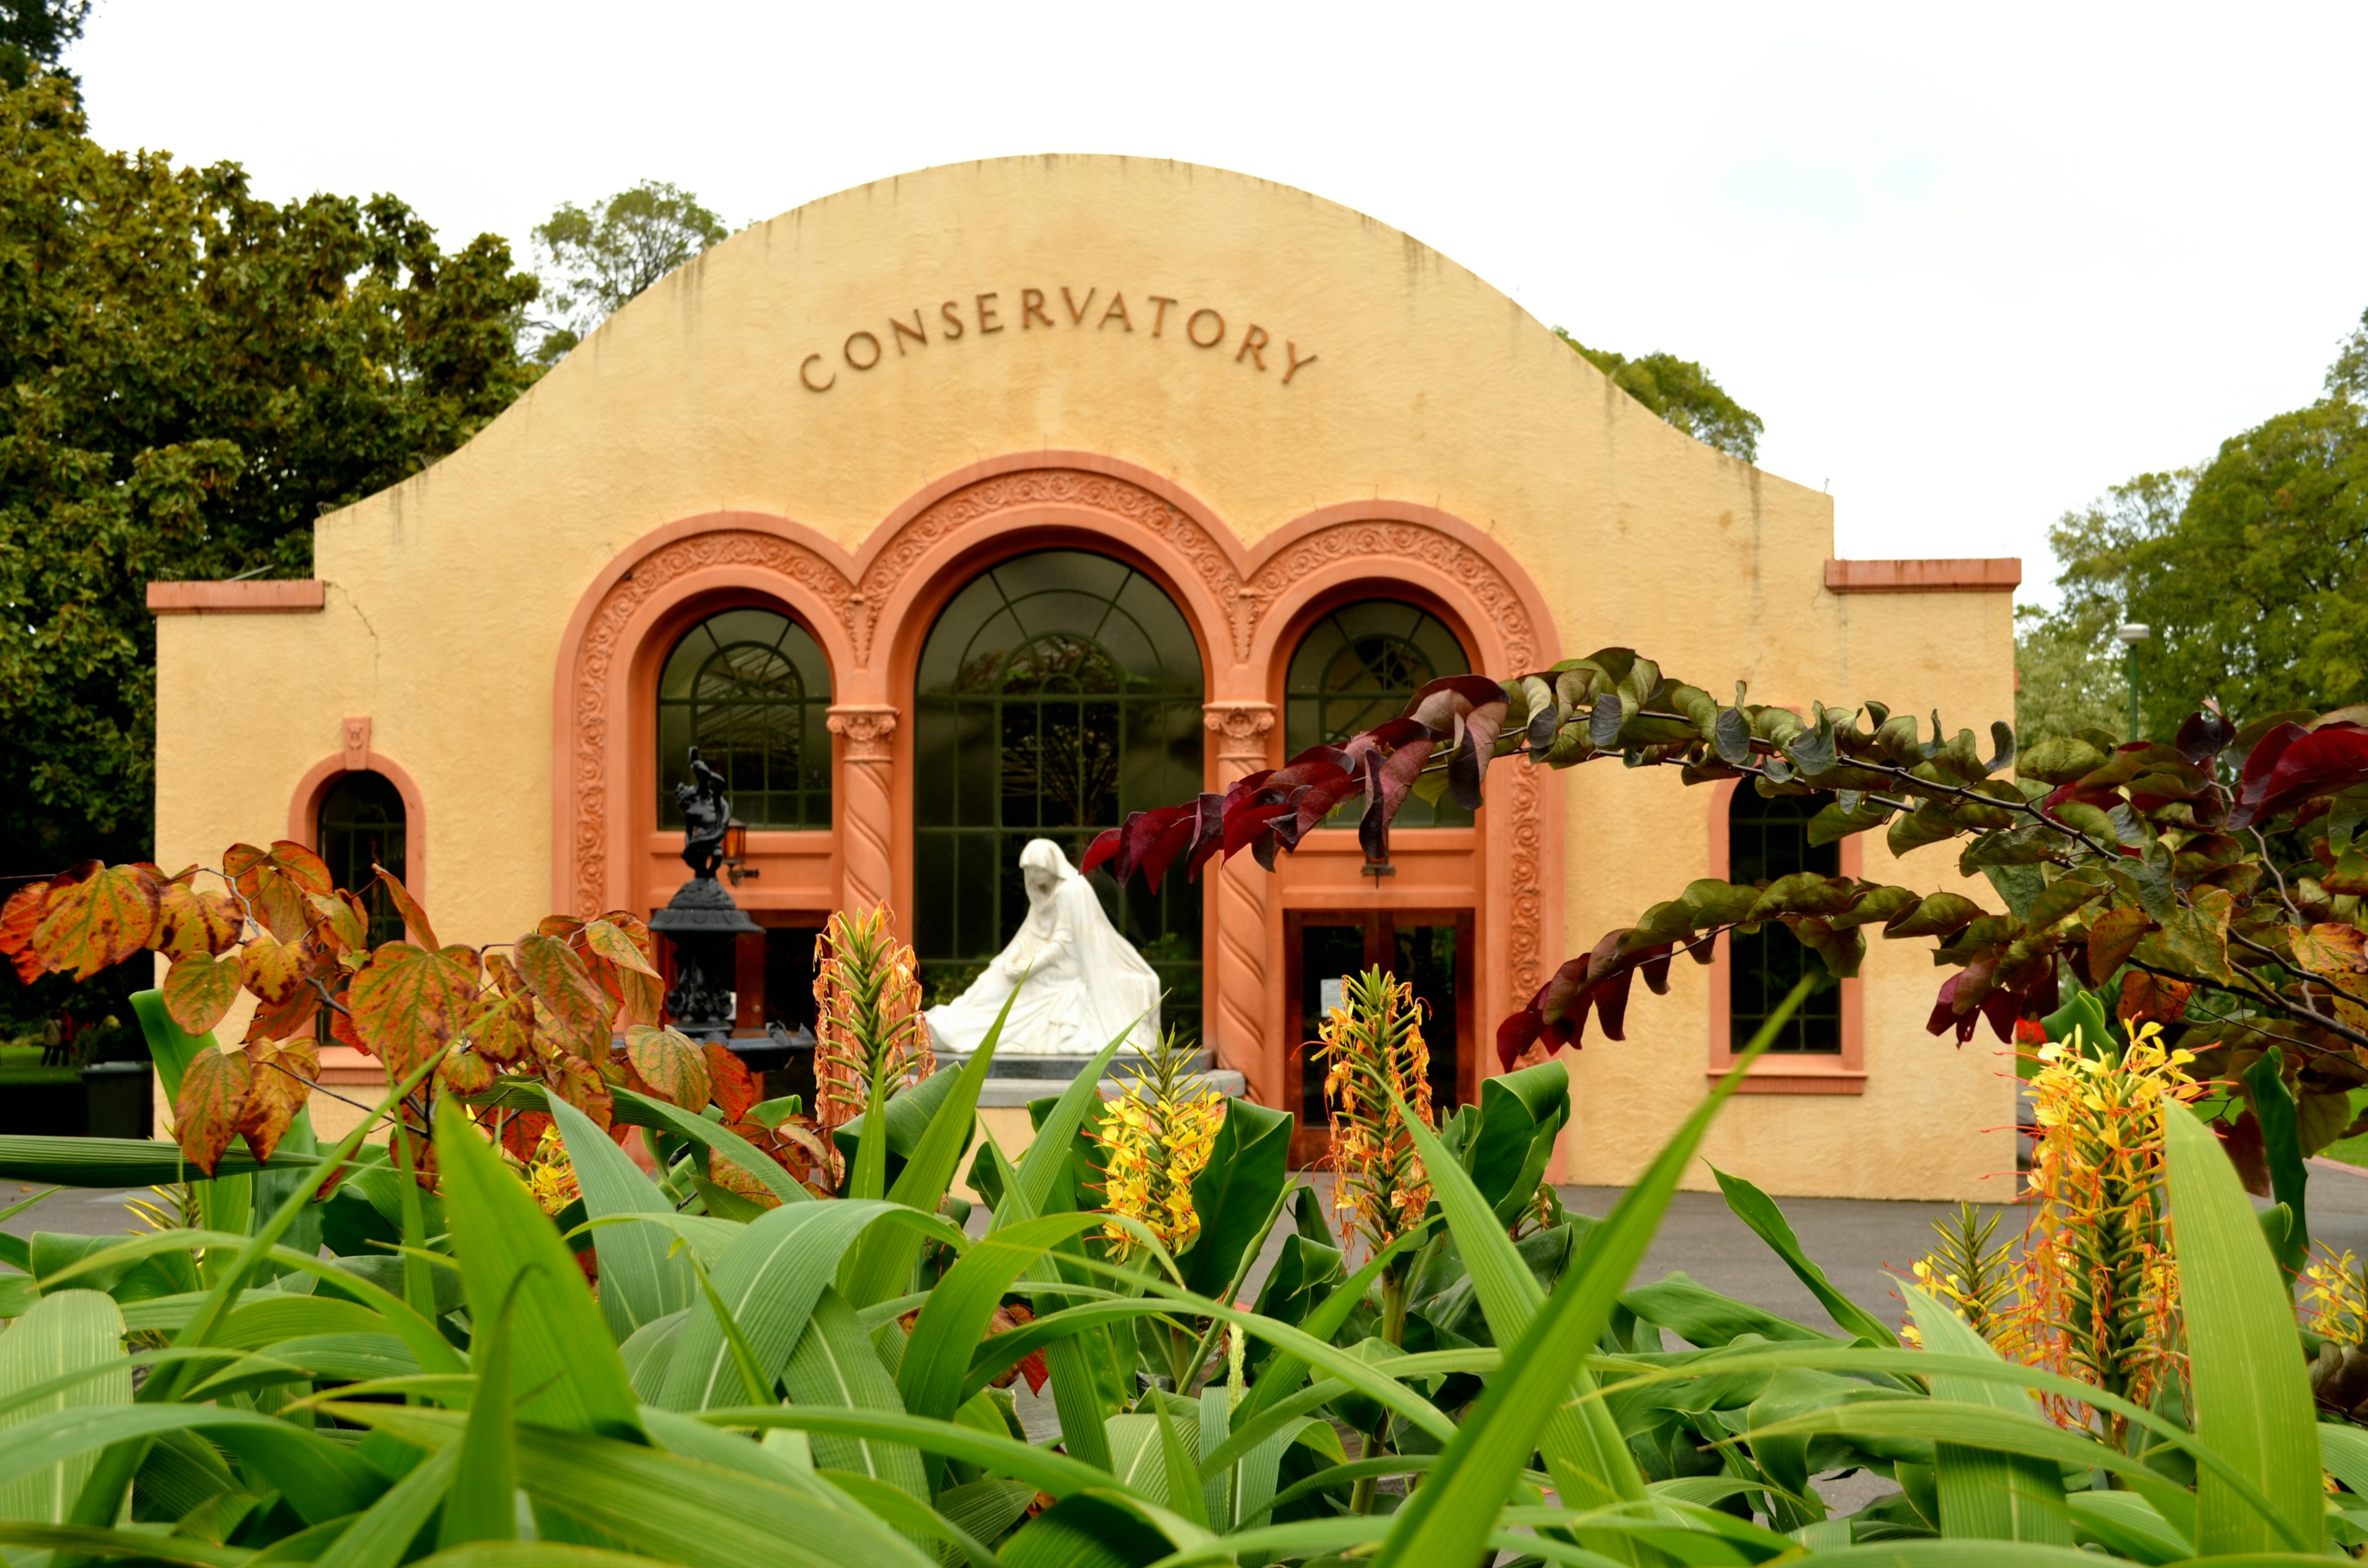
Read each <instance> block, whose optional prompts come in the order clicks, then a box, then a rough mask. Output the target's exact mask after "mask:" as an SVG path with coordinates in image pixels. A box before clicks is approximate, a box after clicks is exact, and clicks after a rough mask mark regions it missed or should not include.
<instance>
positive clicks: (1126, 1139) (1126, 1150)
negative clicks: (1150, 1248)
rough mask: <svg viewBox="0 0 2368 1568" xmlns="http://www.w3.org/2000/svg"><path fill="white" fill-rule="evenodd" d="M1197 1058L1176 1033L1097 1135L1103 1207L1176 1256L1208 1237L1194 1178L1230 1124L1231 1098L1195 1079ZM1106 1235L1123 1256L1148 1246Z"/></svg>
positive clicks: (1116, 1230)
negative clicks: (1193, 1070) (1192, 1064)
mask: <svg viewBox="0 0 2368 1568" xmlns="http://www.w3.org/2000/svg"><path fill="white" fill-rule="evenodd" d="M1191 1058H1192V1053H1191V1052H1190V1051H1186V1050H1184V1049H1183V1047H1182V1045H1181V1043H1180V1042H1179V1041H1178V1039H1177V1037H1176V1035H1175V1034H1174V1033H1172V1032H1171V1033H1170V1034H1169V1035H1168V1036H1167V1039H1166V1040H1164V1041H1162V1042H1161V1045H1160V1050H1159V1054H1158V1055H1156V1056H1155V1057H1151V1058H1149V1059H1148V1060H1146V1062H1144V1071H1142V1072H1141V1073H1139V1074H1136V1075H1135V1076H1134V1077H1133V1080H1132V1081H1131V1082H1130V1083H1129V1084H1128V1085H1127V1086H1126V1089H1125V1092H1124V1093H1122V1094H1121V1095H1120V1096H1119V1097H1118V1098H1117V1099H1115V1100H1113V1101H1111V1102H1110V1104H1109V1105H1107V1106H1105V1107H1104V1108H1102V1118H1101V1126H1100V1128H1099V1130H1098V1131H1097V1132H1096V1133H1095V1138H1096V1140H1097V1141H1098V1142H1099V1143H1100V1144H1101V1146H1102V1205H1103V1207H1104V1208H1105V1209H1106V1210H1109V1211H1110V1213H1111V1214H1112V1215H1123V1216H1125V1217H1126V1218H1127V1219H1130V1220H1133V1221H1138V1222H1140V1223H1141V1224H1142V1225H1143V1226H1144V1228H1145V1229H1146V1230H1148V1231H1150V1232H1151V1233H1152V1234H1153V1235H1155V1236H1157V1237H1158V1238H1159V1244H1160V1245H1162V1246H1164V1247H1166V1248H1167V1250H1168V1251H1169V1252H1170V1253H1180V1252H1182V1251H1183V1250H1184V1249H1185V1248H1186V1247H1189V1246H1190V1245H1191V1244H1192V1243H1193V1242H1194V1241H1195V1240H1197V1239H1198V1238H1199V1236H1200V1234H1201V1216H1200V1215H1199V1214H1198V1213H1197V1212H1195V1211H1194V1210H1193V1208H1192V1178H1193V1177H1194V1176H1199V1175H1200V1174H1201V1168H1202V1167H1203V1166H1205V1165H1208V1163H1209V1152H1210V1150H1211V1149H1212V1147H1213V1146H1214V1145H1215V1142H1216V1138H1217V1129H1218V1128H1219V1127H1220V1126H1222V1125H1223V1124H1224V1119H1225V1099H1224V1096H1223V1095H1220V1094H1218V1093H1217V1092H1216V1091H1215V1090H1214V1089H1212V1088H1209V1087H1208V1086H1207V1085H1206V1081H1205V1080H1202V1079H1198V1078H1194V1077H1191V1076H1190V1073H1189V1064H1190V1061H1191ZM1195 1085H1198V1086H1195ZM1102 1235H1103V1236H1104V1238H1105V1239H1107V1240H1109V1241H1110V1243H1112V1244H1114V1245H1116V1247H1117V1248H1118V1251H1119V1256H1121V1257H1123V1256H1126V1254H1127V1253H1129V1252H1131V1251H1132V1250H1133V1249H1134V1248H1135V1247H1137V1246H1139V1245H1141V1244H1142V1243H1141V1238H1139V1237H1137V1236H1136V1235H1135V1234H1134V1233H1133V1232H1131V1231H1129V1230H1128V1229H1127V1228H1126V1227H1125V1226H1123V1225H1119V1224H1116V1223H1105V1224H1104V1225H1103V1226H1102Z"/></svg>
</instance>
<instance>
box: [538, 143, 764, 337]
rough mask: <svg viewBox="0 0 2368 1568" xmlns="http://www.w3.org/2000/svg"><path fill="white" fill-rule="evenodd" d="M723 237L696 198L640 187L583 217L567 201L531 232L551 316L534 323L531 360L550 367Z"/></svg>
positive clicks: (652, 185) (659, 184)
mask: <svg viewBox="0 0 2368 1568" xmlns="http://www.w3.org/2000/svg"><path fill="white" fill-rule="evenodd" d="M727 233H731V230H730V229H729V228H727V227H726V226H725V224H724V222H723V219H721V218H719V217H717V216H716V215H715V214H714V213H713V212H711V211H709V210H707V209H706V208H704V207H702V206H700V204H699V198H697V197H696V196H694V195H692V194H691V193H690V192H689V191H687V190H684V189H683V188H681V187H679V186H673V185H668V184H666V182H665V181H664V180H643V182H642V183H641V184H639V185H637V186H634V187H632V188H630V189H627V190H620V191H619V192H618V193H617V194H616V195H614V196H612V197H610V198H609V199H608V200H606V201H601V202H596V203H594V204H593V206H592V207H591V208H590V209H589V210H586V209H585V208H582V207H578V206H576V205H575V203H574V202H572V201H567V202H562V203H561V204H560V207H559V210H557V211H555V212H553V213H552V215H551V217H550V218H549V219H548V220H547V221H545V222H541V223H539V224H537V225H536V226H535V230H534V255H535V263H536V266H537V267H539V268H540V269H541V276H542V278H543V298H544V300H545V301H546V302H547V303H548V305H549V306H550V308H551V312H552V314H551V315H550V316H549V317H548V318H547V319H544V320H541V321H539V322H537V323H536V325H537V326H538V327H540V328H541V333H542V335H541V340H540V341H539V342H538V343H537V344H536V345H535V350H534V354H535V358H537V359H539V360H541V361H542V362H543V363H545V364H549V363H552V361H554V360H556V359H558V358H559V357H560V356H561V355H563V354H565V353H566V352H567V351H568V350H569V349H571V348H573V347H575V346H576V345H577V344H578V343H580V342H582V341H583V340H584V339H585V338H586V336H588V335H590V334H591V332H592V330H593V329H594V328H595V327H597V326H598V325H599V324H601V323H602V322H603V321H606V320H607V319H608V318H609V316H610V315H612V314H613V313H615V312H616V311H617V310H619V309H620V307H621V306H623V304H624V303H625V301H628V300H630V299H632V297H633V296H634V295H636V294H638V293H640V292H641V291H642V290H644V289H646V288H648V287H649V286H650V285H651V284H653V283H655V282H656V281H657V280H658V279H659V278H664V277H665V276H666V274H667V273H669V272H672V271H673V270H674V269H675V268H676V267H680V266H681V265H682V264H683V263H684V262H686V261H689V259H690V258H691V257H692V256H697V255H699V253H700V252H701V251H703V250H705V249H706V248H707V247H708V246H710V245H712V244H715V243H716V242H717V241H719V240H721V239H723V237H724V235H726V234H727Z"/></svg>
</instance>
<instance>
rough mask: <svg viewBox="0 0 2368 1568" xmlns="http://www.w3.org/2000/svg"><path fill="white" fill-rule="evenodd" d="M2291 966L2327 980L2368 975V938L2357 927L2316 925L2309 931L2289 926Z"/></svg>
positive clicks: (2367, 935)
mask: <svg viewBox="0 0 2368 1568" xmlns="http://www.w3.org/2000/svg"><path fill="white" fill-rule="evenodd" d="M2286 936H2287V937H2288V938H2289V939H2290V940H2291V941H2292V942H2293V943H2294V962H2295V964H2296V965H2297V966H2299V967H2301V968H2303V969H2306V970H2308V971H2310V972H2311V973H2313V974H2316V975H2319V976H2321V977H2323V978H2325V979H2328V980H2333V979H2335V978H2336V977H2337V976H2338V975H2356V974H2368V934H2363V933H2362V931H2361V929H2360V927H2359V926H2339V925H2332V924H2328V925H2319V926H2312V927H2311V928H2310V929H2309V930H2307V931H2305V930H2303V929H2302V928H2301V927H2299V926H2288V927H2287V928H2286Z"/></svg>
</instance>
